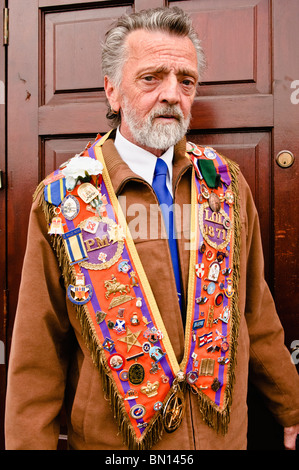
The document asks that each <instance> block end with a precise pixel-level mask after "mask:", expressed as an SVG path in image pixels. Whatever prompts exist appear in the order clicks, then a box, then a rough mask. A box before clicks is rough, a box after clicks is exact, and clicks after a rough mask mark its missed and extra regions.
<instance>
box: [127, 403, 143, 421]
mask: <svg viewBox="0 0 299 470" xmlns="http://www.w3.org/2000/svg"><path fill="white" fill-rule="evenodd" d="M145 413H146V409H145V406H143V405H134V406H132V408H131V409H130V415H131V416H132V418H134V419H140V418H142V417H143V416H144V415H145Z"/></svg>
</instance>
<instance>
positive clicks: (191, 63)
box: [125, 29, 197, 75]
mask: <svg viewBox="0 0 299 470" xmlns="http://www.w3.org/2000/svg"><path fill="white" fill-rule="evenodd" d="M125 65H126V66H127V67H134V68H137V69H138V68H144V67H159V68H160V69H162V68H164V69H167V68H173V67H176V68H177V69H178V68H180V69H181V70H185V71H189V72H191V71H193V73H194V74H196V75H197V54H196V50H195V47H194V45H193V43H192V41H191V40H190V39H189V38H188V37H187V36H180V35H177V34H175V33H167V32H163V31H147V30H143V29H139V30H136V31H132V32H131V33H129V35H128V37H127V39H126V52H125Z"/></svg>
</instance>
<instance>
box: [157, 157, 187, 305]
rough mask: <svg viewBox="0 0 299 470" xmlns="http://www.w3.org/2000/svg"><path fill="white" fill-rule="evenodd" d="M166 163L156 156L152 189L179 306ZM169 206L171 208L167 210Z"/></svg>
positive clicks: (178, 281)
mask: <svg viewBox="0 0 299 470" xmlns="http://www.w3.org/2000/svg"><path fill="white" fill-rule="evenodd" d="M167 170H168V168H167V164H166V163H165V162H164V160H162V159H161V158H157V163H156V167H155V173H154V179H153V185H152V186H153V189H154V191H155V193H156V196H157V198H158V201H159V204H160V209H161V211H162V215H163V219H164V223H165V228H166V232H167V235H168V242H169V248H170V253H171V258H172V266H173V272H174V276H175V282H176V287H177V293H178V298H179V303H180V307H181V278H180V265H179V257H178V248H177V241H176V238H175V233H174V214H173V210H172V208H171V206H172V204H173V200H172V196H171V194H170V192H169V190H168V188H167V186H166V176H167ZM169 208H171V210H169Z"/></svg>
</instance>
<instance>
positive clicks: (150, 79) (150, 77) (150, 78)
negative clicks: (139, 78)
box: [143, 75, 155, 82]
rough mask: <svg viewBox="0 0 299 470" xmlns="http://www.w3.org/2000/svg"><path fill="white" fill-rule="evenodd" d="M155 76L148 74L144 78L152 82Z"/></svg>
mask: <svg viewBox="0 0 299 470" xmlns="http://www.w3.org/2000/svg"><path fill="white" fill-rule="evenodd" d="M154 78H155V77H153V76H152V75H147V76H146V77H143V80H145V81H146V82H152V81H153V80H154Z"/></svg>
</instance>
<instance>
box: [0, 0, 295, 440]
mask: <svg viewBox="0 0 299 470" xmlns="http://www.w3.org/2000/svg"><path fill="white" fill-rule="evenodd" d="M164 4H167V5H168V6H170V7H171V6H179V7H181V8H183V9H184V10H186V11H188V12H189V13H190V14H191V16H192V18H193V20H194V23H195V26H196V28H197V30H198V32H199V35H200V37H201V38H202V41H203V46H204V48H205V50H206V55H207V60H208V69H207V72H206V74H205V76H204V77H203V78H202V84H201V87H200V92H199V96H198V97H197V98H196V100H195V103H194V106H193V120H192V126H191V127H192V130H191V132H190V140H192V141H194V142H196V143H201V144H205V145H211V146H213V147H215V148H216V149H218V150H220V151H221V152H222V153H224V154H225V155H227V156H228V157H230V158H232V159H233V160H235V161H237V162H238V163H239V165H240V167H241V169H242V171H243V173H244V175H245V177H246V178H247V180H248V182H249V184H250V187H251V189H252V192H253V195H254V199H255V202H256V205H257V208H258V211H259V214H260V218H261V229H262V239H263V247H264V255H265V274H266V278H267V280H268V282H269V285H270V287H271V289H272V292H273V295H274V297H275V299H276V300H277V307H278V312H279V315H280V317H281V320H282V323H283V324H284V326H285V328H286V345H287V346H288V347H290V345H291V343H292V341H293V340H296V338H298V337H299V336H298V326H297V325H298V322H297V321H296V316H295V312H296V309H295V308H294V307H295V306H297V310H298V304H299V296H298V293H297V283H296V281H298V257H297V253H296V242H295V240H296V237H297V240H298V232H299V229H298V223H297V225H295V222H294V220H298V204H297V205H295V204H293V203H292V201H293V197H294V195H296V189H297V188H296V186H295V184H296V177H297V176H298V161H297V159H296V154H298V150H299V136H298V132H297V126H296V119H297V114H298V109H299V107H298V106H297V107H296V105H294V104H293V103H292V101H291V93H292V92H294V90H292V89H291V84H292V83H293V82H294V80H296V78H298V79H299V64H298V61H297V60H296V58H297V51H298V50H299V39H298V35H297V28H298V18H299V4H298V2H297V0H288V8H287V9H286V8H285V1H283V0H272V1H271V0H226V1H225V2H223V0H181V1H168V2H167V1H163V0H154V1H151V2H150V6H151V7H153V6H161V5H164ZM148 6H149V2H146V1H145V0H131V1H128V2H127V1H126V2H120V1H116V0H111V1H91V0H81V1H79V0H72V1H71V0H68V1H64V0H9V13H10V15H9V16H10V25H9V29H10V44H9V48H8V114H7V165H8V166H7V225H6V233H7V252H6V253H7V264H6V266H7V277H6V284H5V285H6V286H7V289H6V292H7V291H8V293H9V296H8V299H9V302H8V303H7V304H6V306H7V308H9V310H8V312H9V314H8V321H7V325H6V327H5V335H6V337H7V340H6V347H7V351H9V347H10V339H11V334H12V328H13V321H14V315H15V309H16V304H17V295H18V288H19V281H20V276H21V267H22V259H23V254H24V250H25V245H26V230H27V223H28V214H29V209H30V205H31V197H32V193H33V191H34V189H35V187H36V185H37V184H38V182H39V181H40V180H41V179H42V178H43V177H44V176H45V175H46V174H48V173H50V172H51V171H53V170H54V169H55V168H57V166H59V164H60V163H62V162H64V161H65V160H67V159H68V158H69V157H71V156H73V155H74V154H75V153H77V152H78V151H80V150H81V149H82V148H83V147H84V146H85V144H86V142H88V141H89V140H91V141H92V140H93V139H94V137H95V136H96V134H97V133H98V132H100V133H104V132H105V131H106V130H108V125H107V123H106V120H105V112H106V101H105V95H104V90H103V77H102V75H101V70H100V41H101V39H103V37H104V34H105V31H106V29H107V28H108V26H109V25H110V23H111V22H112V21H113V20H114V19H115V18H116V17H118V16H119V15H121V14H122V13H124V12H132V11H139V10H141V9H143V8H146V7H148ZM20 25H26V27H20ZM293 101H294V100H293ZM281 150H290V151H291V152H292V153H293V154H294V155H295V162H294V164H293V166H292V167H291V168H280V167H278V166H277V164H276V163H275V157H276V154H277V153H278V152H280V151H281ZM0 158H1V157H0ZM291 211H292V215H293V214H294V218H293V217H292V219H290V217H289V214H290V212H291ZM0 236H1V235H0ZM3 262H5V260H4V261H3ZM286 269H287V271H286ZM2 272H3V271H2ZM287 273H288V274H287ZM1 287H2V286H1ZM33 296H34V293H33ZM1 315H2V316H3V313H2V312H1ZM0 332H1V330H0ZM296 335H297V336H296ZM6 365H7V363H6ZM1 380H2V379H1ZM3 387H4V381H3V383H2V382H1V389H3ZM254 393H255V392H250V396H249V403H250V400H253V405H254V406H251V409H252V410H256V409H257V406H259V400H258V398H256V397H255V395H254ZM251 396H252V397H253V398H251ZM258 410H259V411H258V413H259V414H263V416H262V419H258V418H259V417H258V416H257V414H256V413H255V412H251V413H252V418H251V419H250V426H249V441H250V445H251V446H252V447H253V448H255V447H256V448H258V442H259V438H258V439H255V436H256V435H258V429H262V431H263V433H268V435H269V439H268V440H267V442H266V446H268V448H277V442H278V441H277V439H276V434H278V435H279V433H280V429H278V430H277V427H276V428H275V426H274V424H273V422H272V421H271V418H269V417H268V416H267V415H266V414H265V413H266V412H265V411H264V409H263V408H262V407H260V408H258ZM273 429H275V435H274V434H273ZM271 441H272V444H271ZM0 447H1V446H0Z"/></svg>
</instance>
